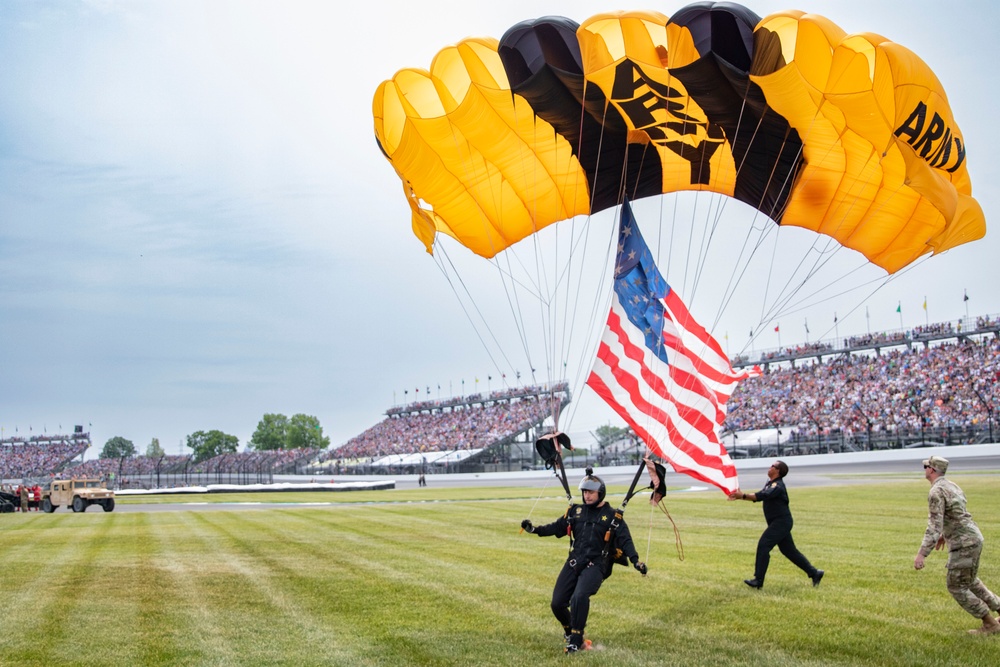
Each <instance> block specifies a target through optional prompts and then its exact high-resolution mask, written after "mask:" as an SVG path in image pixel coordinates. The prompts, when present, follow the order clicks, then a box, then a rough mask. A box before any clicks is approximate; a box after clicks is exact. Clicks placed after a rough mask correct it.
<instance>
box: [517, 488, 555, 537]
mask: <svg viewBox="0 0 1000 667" xmlns="http://www.w3.org/2000/svg"><path fill="white" fill-rule="evenodd" d="M551 481H552V478H550V477H546V478H545V484H542V490H541V491H539V492H538V497H537V498H535V502H533V503H532V504H531V509H530V510H528V518H529V519H530V518H531V515H532V514H534V513H535V508H536V507H538V501H539V500H541V499H542V496H543V495H545V492H546V491H547V490H548V488H549V483H550V482H551ZM521 532H522V533H523V532H524V528H522V529H521Z"/></svg>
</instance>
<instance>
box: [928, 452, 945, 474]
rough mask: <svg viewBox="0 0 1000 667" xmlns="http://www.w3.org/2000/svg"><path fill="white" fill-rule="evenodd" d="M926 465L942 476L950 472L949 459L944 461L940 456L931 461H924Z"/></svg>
mask: <svg viewBox="0 0 1000 667" xmlns="http://www.w3.org/2000/svg"><path fill="white" fill-rule="evenodd" d="M924 465H925V466H930V467H931V468H934V469H935V470H937V471H938V473H939V474H941V475H943V474H945V473H946V472H948V459H943V458H941V457H940V456H932V457H930V458H929V459H924Z"/></svg>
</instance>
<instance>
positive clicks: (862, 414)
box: [854, 402, 872, 452]
mask: <svg viewBox="0 0 1000 667" xmlns="http://www.w3.org/2000/svg"><path fill="white" fill-rule="evenodd" d="M854 409H855V410H857V411H858V414H859V415H861V416H862V417H864V418H865V424H866V425H867V427H868V451H869V452H870V451H872V420H871V419H869V418H868V415H866V414H865V411H864V410H862V409H861V406H860V405H859V404H858V403H857V402H855V403H854Z"/></svg>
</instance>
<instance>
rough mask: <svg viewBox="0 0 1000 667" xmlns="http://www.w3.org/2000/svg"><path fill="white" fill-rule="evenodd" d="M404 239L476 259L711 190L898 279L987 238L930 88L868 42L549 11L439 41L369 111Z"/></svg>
mask: <svg viewBox="0 0 1000 667" xmlns="http://www.w3.org/2000/svg"><path fill="white" fill-rule="evenodd" d="M373 113H374V116H375V134H376V138H377V140H378V142H379V145H380V147H381V149H382V151H383V153H384V154H385V155H386V157H387V158H388V159H389V161H390V162H391V163H392V165H393V167H394V168H395V170H396V172H397V174H398V175H399V177H400V179H401V180H402V183H403V188H404V192H405V193H406V197H407V201H408V202H409V204H410V206H411V209H412V213H413V216H412V219H413V226H414V231H415V232H416V234H417V236H418V237H419V238H420V239H421V241H422V242H423V243H424V245H425V246H426V248H427V249H428V251H431V249H432V246H433V242H434V236H435V234H436V233H438V232H443V233H445V234H448V235H450V236H452V237H454V238H456V239H457V240H458V241H459V242H460V243H462V244H463V245H465V246H467V247H468V248H470V249H471V250H472V251H473V252H475V253H477V254H479V255H483V256H485V257H492V256H493V255H495V254H496V253H498V252H500V251H501V250H503V249H504V248H506V247H508V246H510V245H512V244H513V243H516V242H517V241H519V240H521V239H523V238H525V237H527V236H529V235H530V234H532V233H534V232H535V231H537V230H539V229H541V228H543V227H545V226H547V225H550V224H552V223H555V222H558V221H560V220H564V219H567V218H572V217H574V216H577V215H587V214H591V213H595V212H597V211H600V210H603V209H606V208H609V207H611V206H614V205H616V204H618V203H620V202H621V201H622V199H623V198H624V197H625V196H626V195H627V196H628V197H630V198H633V199H634V198H639V197H647V196H653V195H659V194H662V193H667V192H674V191H680V190H704V191H711V192H717V193H720V194H724V195H728V196H732V197H735V198H736V199H739V200H740V201H743V202H746V203H747V204H749V205H750V206H752V207H754V208H756V209H757V210H759V211H760V212H761V213H763V214H764V215H766V216H767V217H769V218H770V219H771V220H773V221H774V222H776V223H778V224H782V225H792V226H797V227H803V228H806V229H810V230H812V231H814V232H817V233H820V234H825V235H827V236H829V237H831V238H833V239H835V240H837V241H838V242H839V243H841V244H842V245H844V246H846V247H849V248H852V249H854V250H857V251H858V252H860V253H862V254H863V255H864V256H865V257H866V258H867V259H868V260H870V261H871V262H873V263H875V264H877V265H878V266H880V267H882V268H883V269H885V270H886V271H888V272H890V273H892V272H895V271H897V270H899V269H900V268H902V267H904V266H906V265H907V264H909V263H911V262H912V261H914V260H915V259H917V258H918V257H920V256H922V255H925V254H927V253H930V252H941V251H943V250H947V249H949V248H951V247H954V246H956V245H959V244H962V243H966V242H969V241H972V240H975V239H978V238H981V237H982V236H983V235H984V234H985V221H984V217H983V212H982V209H981V208H980V206H979V204H978V203H977V202H976V201H975V199H973V198H972V196H971V183H970V180H969V175H968V169H967V164H966V159H965V158H966V147H965V142H964V139H963V138H962V134H961V132H960V130H959V128H958V126H957V124H956V123H955V120H954V117H953V114H952V112H951V109H950V107H949V105H948V100H947V96H946V95H945V92H944V89H943V87H942V85H941V83H940V82H939V81H938V79H937V77H936V76H935V75H934V74H933V72H931V70H930V69H929V68H928V67H927V65H926V64H925V63H924V62H923V61H922V60H920V58H919V57H917V56H916V55H915V54H914V53H912V52H911V51H909V50H908V49H906V48H905V47H902V46H900V45H899V44H895V43H893V42H890V41H888V40H886V39H885V38H883V37H880V36H878V35H874V34H870V33H865V34H856V35H847V34H845V33H844V31H843V30H841V29H840V28H839V27H837V26H836V25H835V24H834V23H833V22H831V21H830V20H829V19H826V18H823V17H821V16H817V15H815V14H806V13H803V12H797V11H786V12H780V13H777V14H773V15H771V16H768V17H766V18H764V19H760V18H759V17H758V16H756V15H755V14H754V13H753V12H752V11H750V10H749V9H746V8H745V7H741V6H739V5H735V4H733V3H728V2H727V3H709V2H702V3H696V4H694V5H690V6H688V7H685V8H683V9H681V10H680V11H678V12H677V13H676V14H675V15H674V16H673V17H672V18H669V19H668V18H667V17H665V16H663V15H661V14H658V13H655V12H615V13H608V14H601V15H598V16H594V17H592V18H590V19H588V20H587V21H585V22H584V23H583V24H581V25H578V24H576V23H575V22H573V21H571V20H570V19H566V18H562V17H546V18H542V19H538V20H536V21H526V22H523V23H520V24H518V25H516V26H513V27H512V28H511V29H510V30H508V31H507V33H506V34H505V35H504V36H503V38H502V39H501V40H500V41H499V42H497V41H495V40H489V39H469V40H465V41H463V42H460V43H459V44H458V45H456V46H452V47H448V48H446V49H444V50H442V51H441V52H440V53H439V54H438V55H437V56H436V57H435V59H434V62H433V63H432V65H431V68H430V71H420V70H412V69H407V70H402V71H400V72H399V73H397V74H396V75H395V76H394V77H393V78H392V79H391V80H390V81H386V82H384V83H383V84H382V85H381V86H380V87H379V88H378V90H377V92H376V94H375V99H374V102H373Z"/></svg>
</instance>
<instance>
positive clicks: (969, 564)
mask: <svg viewBox="0 0 1000 667" xmlns="http://www.w3.org/2000/svg"><path fill="white" fill-rule="evenodd" d="M982 551H983V545H982V543H980V544H977V545H974V546H971V547H960V548H958V549H955V550H954V551H951V552H949V553H948V565H947V568H948V592H949V593H951V596H952V597H953V598H955V602H957V603H958V604H959V606H960V607H962V609H964V610H965V611H967V612H969V613H970V614H972V615H973V616H975V617H976V618H982V617H983V616H985V615H986V614H988V613H989V612H990V610H993V611H997V610H1000V597H997V596H996V594H995V593H993V591H991V590H990V589H988V588H986V584H984V583H983V582H982V581H980V580H979V556H980V554H981V553H982Z"/></svg>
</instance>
